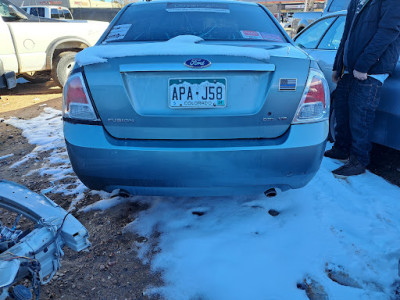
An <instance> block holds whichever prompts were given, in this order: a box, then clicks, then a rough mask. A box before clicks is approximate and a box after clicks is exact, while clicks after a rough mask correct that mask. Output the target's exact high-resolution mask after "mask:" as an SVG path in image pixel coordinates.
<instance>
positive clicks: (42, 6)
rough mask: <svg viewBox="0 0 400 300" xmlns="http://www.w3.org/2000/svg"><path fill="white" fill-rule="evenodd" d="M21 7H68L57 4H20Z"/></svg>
mask: <svg viewBox="0 0 400 300" xmlns="http://www.w3.org/2000/svg"><path fill="white" fill-rule="evenodd" d="M21 7H48V8H62V9H68V7H65V6H59V5H22V6H21Z"/></svg>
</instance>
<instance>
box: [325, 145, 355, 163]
mask: <svg viewBox="0 0 400 300" xmlns="http://www.w3.org/2000/svg"><path fill="white" fill-rule="evenodd" d="M324 156H325V157H329V158H333V159H340V160H347V159H349V153H348V152H346V151H343V150H341V149H338V148H335V147H332V149H331V150H328V151H325V153H324Z"/></svg>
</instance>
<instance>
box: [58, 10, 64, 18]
mask: <svg viewBox="0 0 400 300" xmlns="http://www.w3.org/2000/svg"><path fill="white" fill-rule="evenodd" d="M58 16H59V18H60V19H65V16H64V11H63V10H61V9H59V10H58Z"/></svg>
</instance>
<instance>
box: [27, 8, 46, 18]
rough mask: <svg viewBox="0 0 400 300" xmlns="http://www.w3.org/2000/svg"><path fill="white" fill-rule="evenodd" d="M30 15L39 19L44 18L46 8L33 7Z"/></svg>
mask: <svg viewBox="0 0 400 300" xmlns="http://www.w3.org/2000/svg"><path fill="white" fill-rule="evenodd" d="M30 14H31V15H34V16H37V17H44V7H31V11H30Z"/></svg>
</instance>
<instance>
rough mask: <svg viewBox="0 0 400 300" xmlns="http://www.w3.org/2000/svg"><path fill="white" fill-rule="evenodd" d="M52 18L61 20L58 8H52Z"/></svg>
mask: <svg viewBox="0 0 400 300" xmlns="http://www.w3.org/2000/svg"><path fill="white" fill-rule="evenodd" d="M51 18H52V19H59V18H60V16H59V14H58V9H57V8H52V9H51Z"/></svg>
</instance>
